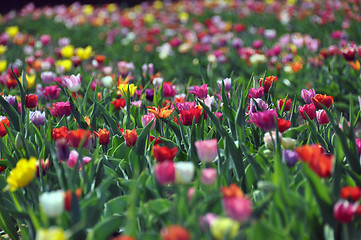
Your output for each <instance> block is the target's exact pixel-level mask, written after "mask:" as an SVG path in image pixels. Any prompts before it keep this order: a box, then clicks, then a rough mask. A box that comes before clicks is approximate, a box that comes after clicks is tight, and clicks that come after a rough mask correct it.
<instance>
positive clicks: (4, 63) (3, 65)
mask: <svg viewBox="0 0 361 240" xmlns="http://www.w3.org/2000/svg"><path fill="white" fill-rule="evenodd" d="M7 67H8V62H7V61H6V60H0V73H2V72H3V71H5V70H6V68H7Z"/></svg>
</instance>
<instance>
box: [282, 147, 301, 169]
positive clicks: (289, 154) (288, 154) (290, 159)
mask: <svg viewBox="0 0 361 240" xmlns="http://www.w3.org/2000/svg"><path fill="white" fill-rule="evenodd" d="M282 160H283V162H285V163H286V164H287V166H289V167H293V166H295V165H296V163H297V162H298V155H297V153H296V152H295V151H292V150H283V153H282Z"/></svg>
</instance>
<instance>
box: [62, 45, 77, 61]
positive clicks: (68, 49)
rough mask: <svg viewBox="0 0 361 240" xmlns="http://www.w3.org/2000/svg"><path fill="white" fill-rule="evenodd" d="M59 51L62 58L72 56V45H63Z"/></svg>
mask: <svg viewBox="0 0 361 240" xmlns="http://www.w3.org/2000/svg"><path fill="white" fill-rule="evenodd" d="M60 52H61V55H62V56H63V57H64V58H71V57H72V56H74V46H72V45H67V46H65V47H63V48H62V49H61V50H60Z"/></svg>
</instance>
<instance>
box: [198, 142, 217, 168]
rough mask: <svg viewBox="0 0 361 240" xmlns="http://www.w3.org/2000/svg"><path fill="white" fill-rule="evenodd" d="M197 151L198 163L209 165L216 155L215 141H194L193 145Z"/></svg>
mask: <svg viewBox="0 0 361 240" xmlns="http://www.w3.org/2000/svg"><path fill="white" fill-rule="evenodd" d="M194 145H195V146H196V149H197V155H198V158H199V160H200V161H202V162H205V163H210V162H212V161H213V160H214V159H216V157H217V155H218V145H217V139H211V140H204V141H196V142H195V143H194Z"/></svg>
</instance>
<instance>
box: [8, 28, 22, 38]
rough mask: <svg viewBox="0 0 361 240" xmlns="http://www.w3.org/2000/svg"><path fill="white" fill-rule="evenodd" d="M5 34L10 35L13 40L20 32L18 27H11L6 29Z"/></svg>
mask: <svg viewBox="0 0 361 240" xmlns="http://www.w3.org/2000/svg"><path fill="white" fill-rule="evenodd" d="M5 32H6V33H7V34H9V37H11V38H13V37H15V35H16V34H18V32H19V27H18V26H10V27H7V28H6V29H5Z"/></svg>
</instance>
